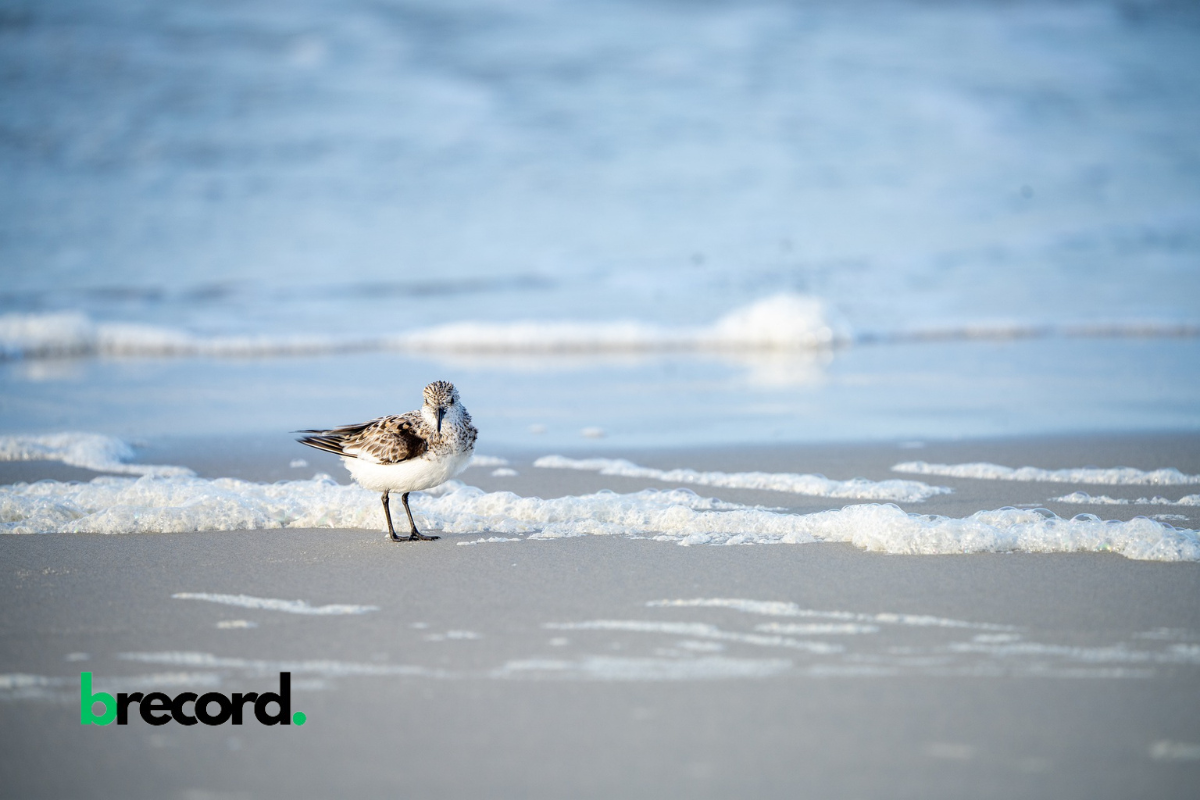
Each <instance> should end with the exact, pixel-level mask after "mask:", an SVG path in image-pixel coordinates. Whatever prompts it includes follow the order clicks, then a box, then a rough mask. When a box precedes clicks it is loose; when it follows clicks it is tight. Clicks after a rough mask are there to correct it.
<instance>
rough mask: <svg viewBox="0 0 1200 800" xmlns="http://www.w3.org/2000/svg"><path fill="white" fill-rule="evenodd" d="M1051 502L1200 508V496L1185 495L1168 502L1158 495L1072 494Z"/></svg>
mask: <svg viewBox="0 0 1200 800" xmlns="http://www.w3.org/2000/svg"><path fill="white" fill-rule="evenodd" d="M1049 502H1052V503H1074V504H1077V505H1100V506H1200V494H1188V495H1184V496H1183V497H1181V498H1179V499H1178V500H1168V499H1167V498H1165V497H1159V496H1157V495H1156V496H1154V497H1139V498H1138V499H1136V500H1127V499H1125V498H1123V497H1109V496H1108V495H1106V494H1100V495H1090V494H1088V493H1087V492H1071V493H1070V494H1065V495H1063V496H1062V497H1051V498H1050V501H1049Z"/></svg>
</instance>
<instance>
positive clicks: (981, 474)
mask: <svg viewBox="0 0 1200 800" xmlns="http://www.w3.org/2000/svg"><path fill="white" fill-rule="evenodd" d="M892 469H893V470H894V471H895V472H906V473H909V474H913V475H938V476H941V477H946V478H977V479H981V480H1000V481H1030V482H1033V481H1036V482H1045V483H1100V484H1108V485H1111V486H1143V485H1145V486H1182V485H1186V484H1193V483H1200V475H1187V474H1184V473H1182V472H1180V471H1179V470H1177V469H1173V468H1169V467H1168V468H1164V469H1156V470H1149V471H1144V470H1140V469H1133V468H1132V467H1111V468H1098V467H1077V468H1074V469H1039V468H1037V467H1020V468H1017V469H1014V468H1012V467H1002V466H1000V465H999V464H988V463H985V462H980V463H973V464H928V463H926V462H924V461H905V462H904V463H902V464H897V465H895V466H894V467H892Z"/></svg>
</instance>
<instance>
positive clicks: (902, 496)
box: [533, 456, 951, 503]
mask: <svg viewBox="0 0 1200 800" xmlns="http://www.w3.org/2000/svg"><path fill="white" fill-rule="evenodd" d="M533 465H534V466H535V467H542V468H544V469H577V470H592V471H595V472H599V473H600V474H601V475H616V476H621V477H626V478H650V479H652V480H658V481H663V482H666V483H689V484H692V485H695V486H717V487H722V488H726V489H767V490H770V491H774V492H791V493H793V494H805V495H813V496H815V497H835V498H840V499H848V500H890V501H893V502H899V503H918V502H921V501H923V500H926V499H928V498H930V497H933V496H934V495H938V494H949V493H950V491H951V490H950V489H947V488H946V487H944V486H930V485H929V484H927V483H921V482H920V481H900V480H889V481H869V480H867V479H865V478H852V479H850V480H848V481H836V480H830V479H829V478H826V477H825V476H824V475H801V474H797V473H792V472H697V471H696V470H694V469H671V470H662V469H654V468H652V467H643V466H639V465H638V464H634V463H633V462H632V461H626V460H625V459H623V458H583V459H579V458H566V457H564V456H543V457H541V458H539V459H537V460H536V461H534V462H533Z"/></svg>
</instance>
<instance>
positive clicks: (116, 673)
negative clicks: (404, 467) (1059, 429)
mask: <svg viewBox="0 0 1200 800" xmlns="http://www.w3.org/2000/svg"><path fill="white" fill-rule="evenodd" d="M1198 444H1200V439H1198V437H1196V436H1195V435H1191V434H1189V435H1161V436H1106V437H1073V438H1042V439H1024V440H1020V439H1010V440H991V441H965V442H951V443H936V442H929V443H923V445H922V446H919V447H918V446H916V445H915V443H911V442H910V443H904V446H903V447H902V446H899V445H897V444H888V445H866V444H857V445H846V446H833V445H820V446H815V445H814V446H788V447H782V446H781V447H776V448H768V447H763V448H754V449H746V450H741V451H735V450H732V449H728V450H708V451H703V450H677V451H659V452H643V453H626V454H622V455H623V456H625V457H627V458H629V459H630V460H632V461H635V462H637V463H638V464H642V465H648V466H650V467H657V468H661V469H673V468H679V467H689V468H692V469H696V470H716V469H721V470H724V471H727V472H735V471H744V470H762V471H787V472H819V473H822V474H824V475H826V476H828V477H829V478H834V479H839V480H845V479H849V478H852V477H863V478H868V479H871V480H886V479H895V478H897V477H912V476H904V475H899V474H898V473H897V472H895V471H893V470H892V469H891V468H892V467H893V466H894V465H895V464H897V463H899V462H904V461H913V460H917V459H919V460H922V461H925V462H929V463H947V464H961V463H971V462H980V461H985V462H992V463H997V464H1006V465H1008V466H1012V467H1019V466H1034V467H1039V468H1042V469H1045V470H1055V469H1065V468H1078V467H1082V466H1088V465H1096V466H1104V467H1112V466H1117V465H1121V466H1130V467H1135V468H1138V469H1143V470H1153V469H1157V468H1161V467H1164V466H1170V467H1174V468H1176V469H1178V470H1180V471H1181V472H1183V473H1187V474H1194V473H1197V472H1200V447H1198V446H1197V445H1198ZM495 455H497V456H505V457H507V459H508V460H509V462H510V467H511V469H513V470H515V471H516V472H517V473H518V474H517V475H515V476H514V475H508V476H493V475H491V474H490V473H491V472H492V470H491V469H488V468H479V467H475V468H472V469H470V470H468V471H467V472H466V473H464V474H463V476H462V477H463V480H464V481H465V482H467V483H469V484H472V485H477V486H479V487H481V488H483V489H485V490H488V491H500V490H507V491H512V492H515V493H517V494H519V495H522V496H526V497H532V496H540V497H544V498H552V497H563V496H570V495H580V494H585V493H589V492H595V491H598V490H603V489H608V490H612V491H615V492H620V493H627V492H633V491H638V490H641V489H645V488H654V489H670V488H673V487H672V485H671V484H669V483H664V482H661V481H654V480H644V479H636V478H628V477H620V476H606V475H601V474H598V473H596V472H593V471H575V470H562V469H543V468H535V467H532V466H531V463H532V461H533V460H534V455H535V454H532V453H525V454H522V453H496V454H495ZM569 455H586V454H585V453H576V454H569ZM139 458H140V460H142V461H146V462H148V463H150V462H152V463H167V464H179V465H185V466H188V467H190V468H192V469H194V470H195V471H196V472H197V473H198V474H199V475H200V476H201V477H218V476H224V477H238V478H243V479H246V480H255V481H274V480H280V479H288V478H291V479H295V478H300V477H305V478H306V477H309V475H310V474H311V473H312V472H314V471H327V472H329V473H330V474H331V475H333V476H334V477H335V478H336V479H337V480H339V481H343V482H345V481H346V476H345V473H344V470H342V468H341V467H340V465H338V464H337V463H336V461H335V460H333V459H330V460H329V462H328V463H327V462H326V461H325V460H324V457H323V456H322V455H321V454H319V453H311V452H302V451H300V449H299V447H298V446H297V445H294V443H292V442H290V440H288V439H286V438H285V437H282V436H281V437H272V438H263V439H261V440H256V441H255V442H254V443H252V446H246V447H245V448H244V449H243V452H242V453H241V454H238V455H234V454H232V451H231V450H230V448H229V447H228V443H224V442H221V441H209V442H207V444H202V443H200V442H196V441H186V440H179V441H165V442H160V443H158V444H153V445H151V446H149V447H147V448H145V449H144V450H143V451H142V452H140V453H139ZM295 458H304V459H306V460H307V462H308V463H307V465H306V466H305V467H304V468H298V467H292V466H290V464H291V463H292V460H293V459H295ZM93 477H95V473H93V472H90V471H87V470H81V469H77V468H73V467H67V466H64V465H62V464H57V463H52V462H38V461H28V462H8V463H2V464H0V482H2V483H4V484H12V483H16V482H21V481H32V480H40V479H55V480H90V479H91V478H93ZM923 479H924V480H927V481H929V482H930V483H934V484H938V485H943V486H946V487H948V488H951V489H953V493H951V494H942V495H937V496H934V497H931V498H929V499H928V500H926V501H924V502H920V503H911V504H902V506H903V507H904V508H905V510H908V511H913V512H919V513H922V514H941V515H946V516H949V517H963V516H966V515H969V514H972V513H974V512H976V511H979V510H983V509H999V508H1002V507H1004V506H1017V505H1029V506H1032V505H1034V504H1037V505H1042V506H1045V507H1046V508H1049V509H1050V510H1052V511H1054V512H1055V513H1057V514H1059V515H1060V516H1063V517H1070V516H1072V515H1073V514H1076V513H1094V514H1097V515H1099V516H1101V517H1102V518H1104V519H1119V520H1128V519H1131V518H1133V517H1134V516H1137V515H1139V514H1143V515H1145V514H1150V513H1160V512H1163V511H1167V512H1170V513H1172V514H1176V515H1177V517H1178V518H1177V519H1176V521H1175V522H1174V523H1173V524H1175V525H1177V526H1178V527H1191V528H1193V529H1194V528H1195V527H1196V523H1197V521H1198V520H1197V516H1196V512H1195V511H1194V510H1193V509H1194V507H1191V508H1189V507H1178V506H1171V507H1165V506H1151V507H1147V506H1139V505H1119V504H1115V505H1114V504H1110V505H1104V506H1099V505H1078V504H1068V503H1058V504H1055V503H1052V502H1049V498H1052V497H1056V496H1063V495H1066V494H1069V493H1071V492H1074V491H1077V490H1086V491H1088V492H1091V493H1092V494H1093V495H1097V494H1100V490H1101V489H1102V491H1103V493H1104V494H1106V495H1108V496H1112V497H1115V498H1119V497H1126V498H1136V497H1138V496H1144V495H1146V494H1147V493H1148V492H1149V493H1162V492H1163V491H1164V490H1163V489H1162V488H1161V487H1153V486H1152V487H1142V486H1105V487H1097V486H1094V485H1083V484H1080V485H1075V484H1069V483H1045V482H1018V481H1006V480H979V479H964V478H953V477H929V476H925V477H924V478H923ZM688 488H691V489H693V490H694V491H696V492H697V493H699V494H700V495H702V496H706V497H716V498H720V499H722V500H725V501H728V502H733V503H738V504H742V505H750V506H760V505H761V506H768V507H772V508H778V509H786V510H787V511H788V512H789V513H793V512H794V513H802V514H803V513H811V512H815V511H821V510H826V509H830V508H839V507H841V506H843V505H847V504H848V503H847V502H846V501H840V500H836V499H831V498H815V497H805V496H802V495H797V494H790V493H785V492H777V491H763V490H753V489H726V488H719V487H710V486H690V487H688ZM1168 488H1169V489H1170V490H1171V491H1173V493H1174V494H1180V493H1182V492H1183V491H1185V490H1186V491H1191V490H1190V489H1188V488H1187V487H1168ZM1168 493H1170V492H1168ZM418 508H419V506H418ZM418 520H420V512H419V511H418ZM481 538H485V537H481V536H479V535H477V534H456V535H447V536H445V537H444V538H443V539H442V540H440V541H438V542H435V543H432V544H425V543H421V544H402V545H393V544H389V543H387V542H385V541H384V539H383V536H382V535H381V533H380V532H379V531H374V530H328V529H325V530H322V529H285V530H253V531H219V532H212V531H210V532H189V533H171V534H168V533H148V534H122V535H109V536H104V535H95V534H49V535H33V536H6V537H0V547H2V548H3V549H4V553H3V559H2V562H3V564H4V571H3V577H2V578H0V596H2V598H3V602H2V603H0V609H2V610H0V626H2V630H3V637H2V638H0V641H2V642H3V645H2V646H3V651H2V653H0V658H2V659H3V664H2V666H0V673H3V678H2V679H3V683H0V694H2V696H3V706H2V708H3V713H4V715H5V718H6V721H7V724H6V725H5V726H4V728H3V731H4V733H3V749H2V753H3V755H0V763H2V766H3V774H4V782H5V786H6V793H7V794H9V795H10V796H14V797H111V796H118V795H119V796H125V797H180V798H201V797H203V798H209V797H283V796H289V797H320V796H330V795H333V794H339V795H343V796H393V797H395V796H403V797H463V796H486V797H546V798H551V797H564V796H573V797H615V796H621V797H685V796H686V797H732V796H741V797H751V796H753V797H795V796H798V795H800V796H818V797H864V798H895V797H912V798H930V797H934V798H941V797H944V798H957V797H968V796H969V797H996V798H1004V797H1013V796H1024V797H1047V798H1049V797H1055V798H1061V797H1067V798H1076V797H1077V798H1105V797H1112V798H1121V797H1130V796H1153V797H1181V798H1182V797H1189V796H1191V794H1192V792H1193V790H1194V787H1195V785H1196V781H1197V779H1198V778H1200V744H1198V743H1200V721H1198V720H1200V714H1197V710H1198V708H1197V695H1196V692H1195V688H1194V686H1195V681H1196V677H1197V671H1198V670H1200V651H1198V649H1197V648H1198V646H1200V610H1197V606H1196V603H1195V598H1196V597H1197V596H1200V565H1197V564H1196V563H1195V562H1185V563H1161V562H1153V561H1136V560H1131V559H1128V558H1124V557H1121V556H1118V555H1114V554H1110V553H1054V554H1044V553H981V554H974V555H939V556H926V555H920V556H907V555H893V554H881V553H871V552H864V551H862V550H860V549H857V548H855V547H853V546H851V545H849V544H842V543H816V544H799V545H763V546H740V547H738V546H734V547H721V546H703V545H701V546H693V547H680V546H677V545H676V544H672V543H670V542H660V541H651V540H645V539H633V538H629V537H626V536H581V537H576V538H566V539H557V540H551V541H534V540H528V539H525V540H520V539H518V540H514V541H502V542H493V543H481V544H472V545H468V544H466V543H468V542H475V541H478V540H479V539H481ZM239 597H240V598H242V599H241V600H237V598H239ZM231 598H233V599H231ZM247 598H250V599H247ZM256 599H257V600H256ZM269 600H280V601H289V602H288V603H282V604H279V603H276V604H275V605H274V606H272V605H271V604H270V603H265V602H264V601H269ZM295 601H302V602H301V603H299V604H297V603H296V602H295ZM238 603H241V604H240V605H239V604H238ZM331 606H334V607H340V609H341V610H340V611H339V610H337V609H336V608H335V609H333V610H330V608H329V607H331ZM321 609H325V610H324V611H321ZM84 670H89V671H91V672H92V673H93V674H94V675H95V676H96V688H97V690H108V691H114V692H116V691H127V692H128V691H138V690H145V691H149V690H152V689H161V690H162V691H165V692H168V693H169V694H172V695H174V694H176V693H178V692H180V691H184V690H192V691H199V692H203V691H222V692H231V691H264V690H271V689H273V688H274V687H275V685H276V683H277V680H278V673H279V672H280V671H284V670H286V671H290V672H291V673H292V679H293V682H294V683H293V694H292V706H293V708H294V709H297V710H300V711H303V712H304V713H305V714H306V715H307V722H306V723H305V724H304V726H303V727H299V726H290V727H271V728H267V727H262V726H259V725H257V724H247V725H243V726H241V727H236V728H235V727H233V726H229V725H226V726H221V727H211V728H210V727H207V726H204V725H196V726H194V727H182V726H180V725H176V724H169V725H164V726H162V727H150V726H148V725H145V724H144V723H142V722H141V720H138V719H134V720H132V721H131V722H130V724H129V725H128V726H115V725H111V726H107V727H93V726H81V725H80V724H79V717H78V714H79V708H78V691H79V684H78V680H79V673H80V672H82V671H84ZM106 687H107V688H106Z"/></svg>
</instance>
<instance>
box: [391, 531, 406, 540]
mask: <svg viewBox="0 0 1200 800" xmlns="http://www.w3.org/2000/svg"><path fill="white" fill-rule="evenodd" d="M388 541H392V542H407V541H408V537H407V536H397V535H396V534H395V533H389V534H388Z"/></svg>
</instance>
